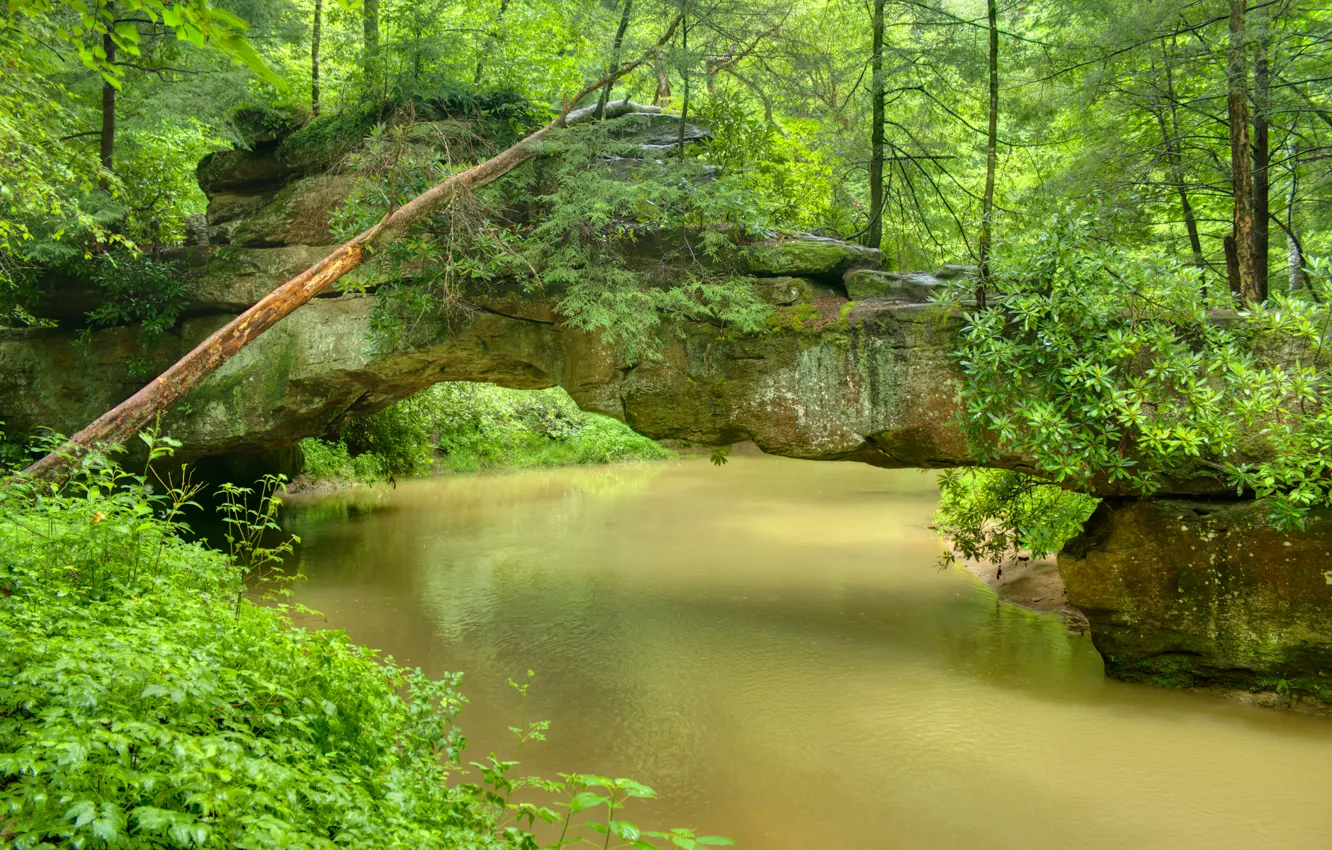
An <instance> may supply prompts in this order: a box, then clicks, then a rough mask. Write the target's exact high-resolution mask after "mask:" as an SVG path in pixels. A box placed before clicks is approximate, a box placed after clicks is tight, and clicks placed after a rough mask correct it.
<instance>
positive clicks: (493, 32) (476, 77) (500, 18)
mask: <svg viewBox="0 0 1332 850" xmlns="http://www.w3.org/2000/svg"><path fill="white" fill-rule="evenodd" d="M509 3H510V0H500V7H499V12H498V14H496V15H495V24H494V26H492V27H491V29H490V32H489V33H487V35H486V43H485V49H484V50H482V51H481V55H480V56H478V57H477V59H476V73H475V74H473V75H472V84H473V85H477V86H479V85H481V77H482V76H483V75H484V74H485V70H486V55H487V54H489V53H490V52H492V51H493V50H494V49H495V47H496V45H498V44H499V35H500V27H501V26H502V25H503V24H504V14H505V13H506V12H508V11H509Z"/></svg>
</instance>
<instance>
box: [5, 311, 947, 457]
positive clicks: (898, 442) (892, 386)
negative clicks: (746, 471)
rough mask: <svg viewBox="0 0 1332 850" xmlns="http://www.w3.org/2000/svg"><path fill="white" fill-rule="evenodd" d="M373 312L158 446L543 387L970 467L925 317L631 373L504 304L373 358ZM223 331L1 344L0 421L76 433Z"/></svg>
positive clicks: (316, 325)
mask: <svg viewBox="0 0 1332 850" xmlns="http://www.w3.org/2000/svg"><path fill="white" fill-rule="evenodd" d="M842 303H845V302H844V301H843V302H842ZM372 306H373V298H372V297H349V296H344V297H341V298H331V299H320V300H318V301H316V302H314V303H312V304H310V305H307V306H306V307H304V308H302V309H301V310H300V311H298V312H297V313H295V314H293V315H292V316H291V317H289V318H288V319H287V320H285V321H283V322H282V323H281V324H280V325H278V326H277V327H276V328H275V329H274V330H272V331H270V332H269V333H267V334H265V335H264V336H263V337H261V338H260V339H259V340H258V341H257V342H256V343H254V344H253V345H251V346H250V347H248V348H246V349H245V350H244V351H243V352H242V353H241V354H240V355H238V356H237V357H236V358H233V359H232V360H231V361H230V362H228V363H227V364H226V365H225V366H224V367H223V368H222V369H221V370H219V371H218V372H217V373H216V374H215V375H213V376H212V377H211V378H209V380H208V381H207V382H206V383H205V385H204V386H203V387H201V388H200V389H199V390H197V391H196V392H195V393H193V394H192V395H191V396H190V397H189V398H188V400H187V402H186V404H184V405H182V406H181V408H180V409H178V410H177V411H175V412H173V414H172V417H171V420H170V421H169V422H168V425H169V427H170V430H171V433H172V434H173V435H174V436H176V437H177V438H178V439H181V440H183V441H184V442H185V444H186V449H187V452H188V453H189V454H190V455H192V456H201V455H213V454H222V453H227V452H233V451H238V450H243V449H252V448H274V447H277V446H281V445H286V444H290V443H292V442H295V441H296V440H299V439H300V438H302V437H305V436H310V435H314V434H320V433H323V432H324V431H325V430H327V429H328V427H329V426H330V425H334V424H336V423H338V422H341V421H342V420H343V419H344V418H345V417H347V416H354V415H363V414H365V413H369V412H372V411H373V410H376V409H378V408H380V407H383V406H385V405H387V404H389V403H391V402H393V401H396V400H398V399H400V398H403V397H405V396H407V395H410V394H411V393H413V392H415V391H416V390H419V389H421V388H423V387H426V386H430V385H431V384H433V383H436V382H438V381H444V380H473V381H491V382H494V383H499V384H503V385H505V386H512V387H520V388H532V389H536V388H542V387H549V386H554V385H557V384H558V385H561V386H564V387H565V389H567V390H568V391H569V392H570V394H571V395H573V397H574V398H575V400H577V401H578V402H579V403H580V404H581V405H582V406H584V407H585V408H587V409H589V410H595V411H597V412H601V413H606V414H608V415H611V416H615V417H617V418H620V419H624V420H626V421H628V422H629V423H630V424H631V425H633V426H634V427H635V428H637V429H638V430H640V431H642V432H643V433H646V434H648V435H650V436H653V437H658V438H681V439H688V440H692V441H696V442H702V443H711V444H722V443H731V442H738V441H742V440H753V441H755V442H756V443H758V445H759V446H760V447H761V448H763V449H764V450H765V451H769V452H773V453H776V454H783V455H788V456H791V457H807V458H814V459H824V460H838V459H854V460H862V461H866V462H869V463H875V464H878V465H881V466H941V465H953V464H957V463H965V462H967V448H966V445H965V443H964V441H963V439H962V437H961V435H960V433H959V432H958V431H957V429H956V427H955V426H954V425H953V424H952V422H951V417H952V415H953V412H954V411H955V410H956V396H957V384H956V375H955V372H954V367H953V366H952V364H951V362H950V360H949V358H948V353H947V352H948V346H949V340H948V335H949V333H950V321H949V320H948V319H947V318H943V319H941V317H940V316H939V315H938V314H937V313H932V312H930V311H931V310H933V308H896V307H889V308H884V309H881V310H874V309H863V308H862V309H857V310H854V311H851V312H850V313H849V315H848V316H846V317H845V318H844V319H841V320H839V321H838V322H836V323H835V324H834V325H830V326H829V327H828V328H827V329H826V331H825V332H822V333H815V332H809V331H795V330H788V331H777V332H769V333H764V334H760V335H756V336H753V337H737V336H735V335H734V334H732V333H728V332H726V331H724V330H722V329H718V328H714V327H712V326H708V325H683V326H679V327H673V328H667V329H664V330H663V335H664V337H665V338H666V339H667V340H669V341H668V342H667V344H666V345H665V348H664V352H663V358H662V360H660V361H647V362H640V363H634V364H631V363H625V362H622V361H621V360H619V359H618V358H617V357H616V356H615V355H613V354H612V353H610V352H608V351H606V350H605V349H604V348H603V347H602V346H601V344H600V343H599V341H598V340H597V339H596V338H595V337H592V336H589V335H588V334H586V333H583V332H581V331H577V330H575V329H571V328H568V327H565V326H563V325H561V324H559V323H558V316H557V315H556V313H555V312H554V311H553V309H552V304H551V303H550V302H543V300H542V299H537V298H533V297H531V296H527V297H523V296H520V295H517V294H509V295H505V294H498V295H496V296H494V297H492V298H489V299H485V300H483V301H482V302H481V308H480V310H479V311H478V312H477V313H476V315H475V316H474V317H473V318H471V319H470V320H468V321H466V322H463V323H461V324H460V325H459V326H457V327H455V328H453V329H451V330H450V329H447V328H440V329H439V330H438V332H437V334H436V336H435V338H434V340H433V341H427V342H426V343H425V344H423V345H421V346H420V347H418V348H415V349H412V350H408V351H395V352H388V353H383V354H374V353H372V350H371V347H370V345H369V343H368V342H367V340H368V336H369V328H370V325H369V316H370V310H371V309H372ZM834 309H835V308H834ZM227 318H228V317H227V316H214V317H208V318H203V319H193V320H190V321H187V322H186V323H185V324H184V325H183V327H182V328H181V329H180V332H179V334H177V335H172V336H170V337H169V338H168V342H167V344H166V345H165V346H164V347H163V348H162V349H161V350H158V351H154V352H153V353H152V355H151V356H150V357H148V358H146V359H144V360H142V361H141V362H138V363H137V364H136V363H135V360H134V357H135V356H136V352H137V345H136V339H137V337H136V334H135V331H134V330H133V329H128V328H114V329H109V330H106V331H98V332H94V333H93V334H92V335H91V342H90V344H89V345H87V346H85V347H77V346H75V345H74V335H73V334H69V333H59V332H50V331H48V332H29V333H23V334H15V335H12V336H11V337H10V338H8V339H4V340H2V341H0V419H4V420H5V421H7V422H8V423H9V427H10V428H11V429H13V430H19V431H22V430H29V429H32V428H36V427H41V426H46V427H51V428H55V429H57V430H61V431H66V432H70V431H73V430H75V429H77V428H78V427H81V426H82V425H84V424H86V422H88V421H90V420H91V419H92V418H95V416H96V415H98V414H99V413H101V412H102V411H103V410H105V409H107V408H109V407H111V406H112V405H114V404H115V403H117V402H119V401H120V400H121V399H123V398H124V397H126V396H127V395H129V394H130V393H131V392H133V391H134V390H135V389H137V388H138V385H139V379H138V378H136V377H133V376H132V374H131V373H133V374H134V375H146V374H156V373H157V371H159V370H160V369H161V368H162V367H165V366H166V365H169V363H170V362H172V361H173V360H174V359H175V358H177V357H178V356H179V355H180V354H181V353H183V352H184V351H186V350H188V348H189V347H190V346H192V345H193V344H195V343H197V342H198V341H200V340H202V339H203V338H204V337H205V336H207V334H209V333H211V332H212V331H213V330H214V329H215V328H216V327H217V326H218V325H220V324H221V323H222V322H224V321H225V320H226V319H227ZM136 365H137V368H134V367H136Z"/></svg>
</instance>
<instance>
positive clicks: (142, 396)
mask: <svg viewBox="0 0 1332 850" xmlns="http://www.w3.org/2000/svg"><path fill="white" fill-rule="evenodd" d="M679 25H680V16H677V17H676V18H675V19H674V20H673V21H671V24H670V26H669V27H668V28H667V29H666V32H665V33H664V34H663V35H662V36H661V38H659V39H658V40H657V42H656V44H654V45H653V46H652V47H651V48H650V49H649V50H648V51H647V52H645V53H644V54H643V55H642V56H641V57H639V58H638V59H636V60H634V61H633V62H629V63H627V64H623V65H620V66H619V67H618V68H616V69H615V70H613V71H611V72H610V73H608V74H606V75H605V76H604V77H602V78H601V79H599V80H597V81H596V82H594V83H590V84H588V85H587V86H585V87H584V88H583V89H582V91H580V92H578V94H577V95H575V96H574V97H573V98H572V99H570V100H568V101H566V102H565V104H564V107H563V109H561V111H560V114H559V115H557V116H556V117H555V118H554V119H552V120H551V121H550V123H548V124H546V125H545V126H544V127H542V128H541V129H539V130H537V131H536V132H534V133H532V134H531V135H529V136H526V137H525V138H523V139H521V140H520V141H518V142H516V143H514V144H513V145H512V146H511V147H509V148H507V149H505V150H504V151H502V152H501V153H499V154H498V155H496V156H494V157H492V158H490V159H488V160H486V161H485V162H481V163H477V164H476V165H474V166H472V167H471V168H468V169H466V170H465V171H461V172H459V173H457V174H455V175H453V176H451V177H449V178H448V179H447V180H444V181H443V182H441V183H438V184H436V185H435V186H433V187H431V188H430V189H428V190H426V191H425V192H423V193H422V194H420V195H417V196H416V197H415V198H413V199H412V200H410V201H408V202H407V203H406V204H404V205H402V206H401V207H398V208H397V209H395V210H393V211H391V212H390V213H389V214H388V215H386V216H385V217H384V218H383V219H382V220H380V222H379V223H378V224H376V225H375V226H373V227H371V228H370V229H368V230H366V231H364V232H363V233H361V234H359V235H357V236H355V237H354V238H352V239H351V240H349V241H347V242H345V243H343V244H342V245H341V246H339V247H338V248H337V249H336V250H334V251H333V253H331V254H329V255H328V256H327V257H325V258H324V259H322V260H320V261H319V262H317V263H315V264H314V265H313V266H311V267H310V268H308V269H306V270H305V271H303V272H301V273H300V274H299V275H297V276H296V277H294V278H292V279H291V280H289V281H287V282H286V283H284V284H282V285H281V286H279V287H277V288H276V289H274V290H273V291H272V292H270V293H268V295H266V296H264V297H263V298H262V299H260V300H259V302H258V303H256V304H255V305H254V306H252V307H250V309H248V310H246V311H245V312H244V313H242V314H241V315H239V316H237V317H236V318H235V319H233V320H231V321H230V322H228V323H227V324H226V325H225V326H224V327H222V328H221V329H220V330H218V331H217V332H216V333H214V334H213V335H212V336H210V337H208V339H206V340H204V341H203V342H201V343H199V345H197V346H196V347H195V348H194V350H193V351H191V352H190V353H189V354H186V355H185V356H184V357H182V358H181V359H180V360H178V361H177V362H176V363H175V364H174V365H172V366H171V367H170V368H169V369H167V370H166V371H165V372H163V373H162V374H161V375H159V376H158V377H156V378H154V379H153V380H152V381H151V382H150V383H149V384H148V385H147V386H145V387H144V388H143V389H141V390H139V391H138V392H137V393H135V394H134V395H132V396H130V397H129V398H128V399H126V400H125V401H123V402H121V403H120V404H118V405H116V406H115V407H114V408H112V409H111V410H110V411H108V412H106V413H104V414H102V416H101V417H99V418H98V419H97V420H96V421H95V422H93V423H92V424H90V425H88V427H86V428H84V429H83V430H82V431H79V432H78V433H77V434H75V435H74V436H72V437H70V438H69V440H67V441H66V442H65V443H64V444H63V445H62V446H60V448H58V449H56V450H55V451H53V452H51V453H50V454H48V455H46V456H45V457H43V458H41V459H40V460H38V461H37V462H36V463H33V464H32V465H31V466H29V467H28V468H27V469H25V470H24V471H23V473H21V477H32V478H41V479H45V480H47V481H51V482H59V481H62V480H64V479H66V478H67V477H68V475H69V474H70V472H71V471H72V469H73V466H74V463H75V462H76V461H77V459H78V457H79V456H80V455H82V454H83V453H85V452H87V451H88V450H89V449H91V448H94V447H96V446H105V445H115V444H124V443H126V442H128V441H129V440H130V439H132V438H133V437H134V435H135V434H137V433H138V432H139V431H141V430H142V429H143V428H144V427H145V426H147V425H148V424H149V423H150V422H152V421H153V419H154V418H156V417H157V416H159V415H160V414H162V413H165V412H166V411H167V410H168V409H169V408H170V407H171V406H172V405H173V404H175V403H176V402H177V401H179V400H180V399H182V398H184V397H185V396H186V395H188V394H189V393H190V391H192V390H193V389H195V388H196V387H198V386H199V385H200V384H201V383H203V381H204V379H205V378H207V377H208V376H209V375H211V374H212V373H213V372H215V371H216V370H217V369H218V368H219V367H221V366H222V364H224V363H226V362H227V361H228V360H230V359H231V358H232V357H234V356H235V355H236V354H237V353H238V352H240V351H241V349H243V348H245V346H247V345H249V344H250V343H252V342H254V341H255V340H256V339H258V338H259V337H260V336H261V335H262V334H263V333H264V332H265V331H267V330H268V329H269V328H271V327H273V326H274V325H276V324H277V323H278V322H279V321H281V320H282V319H283V318H285V317H286V316H287V315H289V314H290V313H292V312H293V311H295V310H296V309H297V308H299V307H301V306H302V305H304V304H306V303H308V302H309V301H310V300H311V299H312V298H314V297H315V296H316V295H318V294H319V293H321V292H323V291H324V290H325V289H328V287H330V286H332V285H333V283H334V282H335V281H337V280H338V279H339V278H341V277H342V276H343V275H345V274H346V273H347V272H349V271H351V270H352V269H354V268H356V267H357V266H359V265H360V264H361V262H362V260H363V259H364V258H365V254H366V251H367V249H371V250H373V248H374V246H375V245H377V244H384V243H385V242H388V241H391V240H392V239H394V238H395V237H396V236H398V235H399V234H400V233H401V232H402V230H403V229H404V228H406V227H407V226H409V225H410V224H412V223H413V222H415V221H416V220H418V219H420V218H421V217H422V216H423V215H425V213H427V212H429V211H430V210H432V209H434V208H435V207H437V206H440V205H441V204H444V203H447V202H449V201H451V200H453V199H454V198H456V197H458V196H460V195H462V194H463V193H464V192H470V191H475V190H476V189H480V188H482V187H484V186H487V185H489V184H491V183H494V182H495V181H496V180H498V179H499V178H501V177H503V176H504V175H505V174H508V173H509V172H510V171H513V170H514V169H515V168H517V167H518V166H520V165H522V164H523V163H525V162H527V161H528V160H529V159H531V158H533V157H534V156H536V154H537V144H538V143H539V142H541V141H542V140H543V139H544V138H545V137H546V136H547V135H549V134H551V133H553V132H555V131H557V130H560V129H562V128H564V127H568V126H570V125H572V124H577V123H579V122H581V121H585V120H589V119H590V118H591V117H592V113H593V112H594V111H595V110H594V109H593V110H577V111H575V107H576V106H577V105H578V103H579V101H581V100H582V99H583V98H585V97H587V96H588V95H590V94H593V93H594V92H597V91H598V90H600V89H601V88H602V87H604V86H606V85H608V84H610V83H613V82H615V81H616V80H618V79H619V78H620V77H623V76H624V75H626V74H628V73H630V72H632V71H634V70H635V69H637V68H639V67H641V66H642V65H643V64H644V63H646V62H648V61H650V60H651V59H652V58H653V57H654V56H655V55H656V53H657V51H658V50H659V48H660V47H661V46H662V45H664V44H665V43H666V42H668V41H669V40H670V39H671V38H672V37H673V36H674V34H675V30H676V28H677V27H678V26H679ZM613 106H614V107H619V108H620V109H623V110H625V111H630V109H631V107H634V106H636V104H631V103H629V102H628V101H622V102H620V103H617V104H614V105H613ZM16 480H17V477H15V478H10V479H8V481H7V482H5V483H6V484H8V483H13V482H14V481H16Z"/></svg>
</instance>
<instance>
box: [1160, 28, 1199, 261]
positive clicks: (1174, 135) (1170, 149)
mask: <svg viewBox="0 0 1332 850" xmlns="http://www.w3.org/2000/svg"><path fill="white" fill-rule="evenodd" d="M1161 58H1162V61H1163V62H1164V63H1165V79H1166V108H1168V109H1169V111H1170V125H1169V127H1167V126H1166V113H1165V109H1163V110H1161V112H1160V113H1159V114H1158V118H1159V119H1160V121H1161V135H1162V137H1163V138H1164V140H1165V150H1166V157H1167V158H1168V159H1169V162H1170V177H1171V179H1172V180H1173V181H1174V182H1175V188H1176V189H1177V190H1178V192H1179V206H1180V209H1181V210H1182V212H1183V216H1184V229H1185V231H1187V232H1188V235H1189V250H1190V251H1192V252H1193V264H1194V265H1195V266H1197V267H1198V271H1200V272H1202V273H1203V274H1206V273H1207V261H1206V260H1204V259H1203V250H1202V239H1201V238H1200V237H1199V235H1198V216H1197V214H1196V213H1194V211H1193V204H1192V203H1191V202H1190V201H1189V190H1188V185H1187V184H1186V183H1185V180H1184V152H1183V150H1182V149H1181V146H1180V140H1179V110H1178V109H1177V108H1176V101H1175V78H1174V74H1173V73H1172V71H1171V68H1170V62H1171V57H1170V53H1169V52H1168V51H1167V50H1166V43H1165V39H1164V38H1163V39H1161ZM1204 286H1205V284H1204Z"/></svg>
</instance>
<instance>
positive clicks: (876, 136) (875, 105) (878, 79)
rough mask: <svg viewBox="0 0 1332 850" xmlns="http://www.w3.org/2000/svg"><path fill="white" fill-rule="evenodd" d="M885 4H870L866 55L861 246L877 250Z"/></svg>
mask: <svg viewBox="0 0 1332 850" xmlns="http://www.w3.org/2000/svg"><path fill="white" fill-rule="evenodd" d="M884 2H885V0H874V22H873V24H872V28H873V34H872V37H871V48H870V50H871V54H870V69H871V76H870V98H871V102H870V112H871V116H872V117H871V118H870V120H871V121H872V122H873V126H872V127H871V128H870V163H869V183H870V210H869V214H870V221H869V229H868V230H866V231H865V244H866V245H867V246H869V247H871V248H878V247H879V245H880V244H881V243H882V242H883V118H884V116H883V98H884V93H883V89H884V79H883V6H884Z"/></svg>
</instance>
